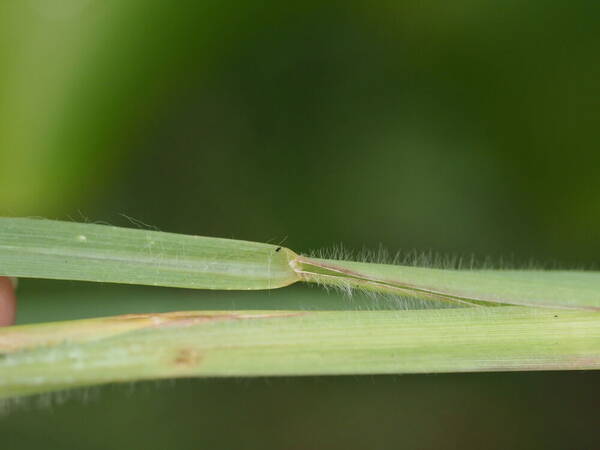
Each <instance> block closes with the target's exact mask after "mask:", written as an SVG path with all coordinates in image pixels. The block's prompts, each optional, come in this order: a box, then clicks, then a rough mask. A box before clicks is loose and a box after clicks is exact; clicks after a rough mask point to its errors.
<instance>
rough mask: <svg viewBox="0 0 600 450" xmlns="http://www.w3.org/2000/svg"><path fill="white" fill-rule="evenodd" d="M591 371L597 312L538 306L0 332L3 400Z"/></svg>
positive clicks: (132, 319) (96, 323) (239, 316)
mask: <svg viewBox="0 0 600 450" xmlns="http://www.w3.org/2000/svg"><path fill="white" fill-rule="evenodd" d="M599 367H600V313H598V312H587V311H572V310H550V309H537V308H521V307H506V308H459V309H444V310H413V311H362V312H357V311H342V312H340V311H335V312H334V311H332V312H308V311H306V312H304V311H223V312H205V311H203V312H200V311H197V312H182V313H166V314H147V315H146V314H140V315H126V316H116V317H109V318H100V319H88V320H79V321H69V322H57V323H47V324H42V325H23V326H16V327H11V328H5V329H2V330H0V374H1V376H0V397H10V396H17V395H24V394H30V393H34V392H45V391H50V390H55V389H64V388H69V387H74V386H84V385H94V384H103V383H111V382H126V381H133V380H144V379H160V378H174V377H190V376H203V377H223V376H225V377H229V376H266V375H269V376H271V375H333V374H385V373H388V374H389V373H432V372H472V371H506V370H580V369H598V368H599Z"/></svg>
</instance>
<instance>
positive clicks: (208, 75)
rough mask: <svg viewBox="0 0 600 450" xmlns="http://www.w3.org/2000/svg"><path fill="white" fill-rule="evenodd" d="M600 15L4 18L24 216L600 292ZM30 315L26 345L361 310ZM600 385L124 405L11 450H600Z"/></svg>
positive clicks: (64, 422) (330, 304) (10, 180)
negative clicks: (491, 266) (528, 278)
mask: <svg viewBox="0 0 600 450" xmlns="http://www.w3.org/2000/svg"><path fill="white" fill-rule="evenodd" d="M599 14H600V3H599V2H597V1H592V0H589V1H585V0H575V1H571V2H552V1H542V0H533V1H530V2H517V1H510V0H509V1H499V0H487V1H480V2H475V1H471V0H455V1H453V2H442V1H439V2H436V1H416V0H414V1H404V2H401V1H378V2H368V1H353V0H351V1H346V2H317V1H312V0H306V1H304V2H301V3H298V4H296V3H294V2H290V3H287V2H275V1H266V2H238V1H229V2H227V1H213V0H205V1H183V0H181V1H177V2H170V1H166V0H165V1H154V0H103V1H100V0H49V1H48V0H23V1H5V2H2V3H0V214H2V215H12V216H44V217H50V218H58V219H67V220H69V219H71V220H77V221H85V220H89V221H100V222H109V223H111V224H115V225H123V226H141V225H139V224H137V222H135V221H134V223H131V221H130V220H129V219H127V218H126V217H124V216H123V215H122V214H124V215H127V216H130V217H133V218H135V219H136V220H139V221H142V222H144V223H146V224H150V225H152V226H154V227H157V228H159V229H161V230H165V231H174V232H183V233H191V234H201V235H209V236H222V237H235V238H240V239H247V240H257V241H270V242H279V241H281V240H283V239H284V238H286V237H287V241H286V244H285V245H286V246H289V247H291V248H292V249H294V250H296V251H299V252H308V251H310V250H311V249H318V248H323V247H331V246H333V245H336V244H339V243H343V244H344V245H345V246H346V247H348V248H351V249H360V248H363V247H366V248H377V247H378V245H380V244H381V245H383V246H384V247H385V248H387V249H389V250H392V251H395V250H398V249H405V250H411V249H417V250H429V249H433V250H434V251H439V252H442V253H451V254H462V255H469V254H471V253H474V254H476V255H478V256H480V257H485V256H490V257H492V258H493V259H499V258H501V257H508V258H510V259H511V260H514V261H515V262H516V263H526V262H527V261H529V260H530V259H532V260H535V261H538V262H541V263H554V262H556V263H559V264H561V265H564V266H567V267H576V266H578V267H586V268H593V267H595V266H596V263H597V261H598V254H599V251H600V239H599V229H600V227H599V226H598V223H599V221H600V202H599V198H600V177H599V170H598V167H599V164H600V148H599V145H598V144H599V143H600V126H599V123H600V122H599V121H600V114H599V113H600V101H599V99H600V58H598V54H599V53H600V28H599V27H598V17H599ZM19 293H20V303H21V304H20V312H19V319H18V320H19V322H20V323H30V322H39V321H47V320H59V319H67V318H78V317H93V316H99V315H110V314H117V313H122V312H149V311H168V310H177V309H202V308H207V309H219V308H222V309H227V308H240V309H251V308H261V307H273V308H281V307H291V308H313V309H314V308H328V309H332V308H343V307H346V306H347V302H346V301H345V300H344V299H339V298H337V297H335V295H333V296H332V295H329V296H326V295H324V294H321V293H320V292H319V291H318V290H315V289H301V288H290V289H285V290H281V291H274V292H271V293H268V294H267V293H252V294H248V295H246V293H244V294H243V295H241V294H238V293H210V292H208V293H207V292H194V291H185V290H168V289H146V288H141V287H118V286H111V285H90V284H85V283H68V282H41V281H34V280H21V285H20V292H19ZM345 305H346V306H345ZM351 306H353V307H356V306H357V305H351ZM359 307H360V305H359ZM598 382H600V374H597V373H594V372H581V373H517V374H448V375H430V376H374V377H328V378H315V377H307V378H283V379H249V380H247V379H244V380H239V379H238V380H179V381H176V382H160V383H141V384H137V385H135V386H108V387H103V388H95V389H92V390H90V391H85V392H79V393H78V394H76V395H72V396H69V397H67V398H66V399H63V398H61V397H58V398H48V397H43V398H41V399H37V400H34V401H30V402H26V403H25V404H24V405H21V406H17V407H12V408H10V410H9V413H8V414H5V415H4V416H2V417H0V436H1V437H0V440H1V442H2V448H7V449H8V448H10V449H25V448H39V447H40V446H42V447H44V448H46V449H54V448H56V449H65V448H77V449H100V448H102V449H113V448H115V449H116V448H144V449H151V448H161V449H164V448H182V449H184V448H211V449H221V448H222V449H230V448H252V449H254V448H256V449H317V448H340V449H342V448H343V449H354V448H356V449H359V448H410V449H413V448H414V449H416V448H419V449H420V448H423V449H425V448H498V449H506V448H527V449H532V448H546V449H548V448H556V449H562V448H598V447H600V439H599V438H598V436H597V427H598V419H597V416H596V414H597V411H596V409H597V408H596V407H597V405H598V400H600V398H599V397H600V387H599V386H598ZM61 400H65V402H61ZM48 403H51V404H52V405H54V406H48Z"/></svg>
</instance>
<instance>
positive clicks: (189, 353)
mask: <svg viewBox="0 0 600 450" xmlns="http://www.w3.org/2000/svg"><path fill="white" fill-rule="evenodd" d="M201 362H202V354H201V353H200V352H199V351H197V350H194V349H193V348H182V349H180V350H179V351H177V353H176V354H175V359H173V363H174V364H175V366H177V367H194V366H197V365H199V364H200V363H201Z"/></svg>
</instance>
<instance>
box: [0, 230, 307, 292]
mask: <svg viewBox="0 0 600 450" xmlns="http://www.w3.org/2000/svg"><path fill="white" fill-rule="evenodd" d="M278 249H279V250H278ZM294 256H295V255H294V253H293V252H291V251H290V250H288V249H284V248H280V247H277V246H275V245H270V244H262V243H256V242H248V241H239V240H233V239H220V238H209V237H202V236H189V235H181V234H173V233H164V232H158V231H151V230H135V229H129V228H119V227H113V226H106V225H96V224H81V223H71V222H61V221H52V220H44V219H26V218H0V275H3V276H14V277H34V278H53V279H68V280H83V281H100V282H112V283H127V284H145V285H152V286H171V287H184V288H194V289H271V288H278V287H282V286H287V285H289V284H291V283H294V282H296V281H297V280H298V276H297V275H296V273H295V272H294V270H293V269H292V268H291V267H290V265H289V260H290V259H292V258H293V257H294Z"/></svg>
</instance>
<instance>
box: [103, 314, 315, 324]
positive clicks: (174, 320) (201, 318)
mask: <svg viewBox="0 0 600 450" xmlns="http://www.w3.org/2000/svg"><path fill="white" fill-rule="evenodd" d="M304 314H305V312H303V311H302V312H301V311H298V312H296V311H277V312H270V311H269V312H264V313H261V312H256V313H240V312H202V313H199V312H194V311H177V312H170V313H160V314H126V315H123V316H117V317H113V318H112V320H118V321H122V320H123V321H129V320H133V321H144V322H146V323H147V324H148V327H149V328H165V327H188V326H192V325H197V324H201V323H208V322H221V321H225V320H251V319H276V318H280V317H292V316H299V315H304Z"/></svg>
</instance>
